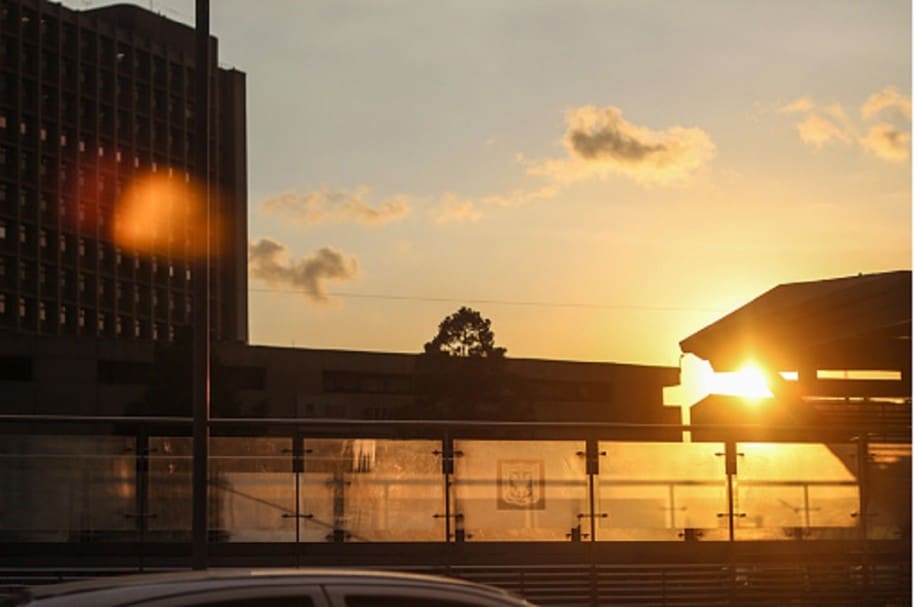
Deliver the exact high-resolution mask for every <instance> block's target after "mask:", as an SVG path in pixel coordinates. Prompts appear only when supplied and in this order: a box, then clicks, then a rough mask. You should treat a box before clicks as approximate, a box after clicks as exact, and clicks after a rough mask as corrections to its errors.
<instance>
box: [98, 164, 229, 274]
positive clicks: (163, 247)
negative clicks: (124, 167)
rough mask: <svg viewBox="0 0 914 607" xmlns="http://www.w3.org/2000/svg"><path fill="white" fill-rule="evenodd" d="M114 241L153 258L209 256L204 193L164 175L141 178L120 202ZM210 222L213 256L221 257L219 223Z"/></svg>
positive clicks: (198, 188)
mask: <svg viewBox="0 0 914 607" xmlns="http://www.w3.org/2000/svg"><path fill="white" fill-rule="evenodd" d="M117 207H118V214H117V216H116V217H115V220H114V240H115V242H116V243H117V244H118V245H119V246H121V247H123V248H124V249H127V250H132V251H136V252H139V253H146V254H152V255H172V256H186V257H188V258H199V257H202V256H204V255H206V237H205V235H206V209H205V199H204V195H203V190H202V189H201V188H200V187H198V186H197V185H196V184H195V183H194V182H187V181H183V180H181V179H178V178H175V177H170V176H166V175H161V174H148V175H144V176H141V177H138V178H137V179H136V180H134V181H133V182H132V183H131V184H130V185H129V186H128V187H127V188H126V190H125V191H124V193H123V195H122V196H121V199H120V200H119V201H118V205H117ZM213 215H215V214H214V213H211V218H210V254H211V255H212V256H216V255H218V253H219V238H218V234H219V229H218V228H219V222H218V220H217V218H215V217H213Z"/></svg>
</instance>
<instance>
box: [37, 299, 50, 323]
mask: <svg viewBox="0 0 914 607" xmlns="http://www.w3.org/2000/svg"><path fill="white" fill-rule="evenodd" d="M38 319H39V320H41V321H42V322H43V321H45V320H47V319H48V312H47V308H45V305H44V302H43V301H41V302H38Z"/></svg>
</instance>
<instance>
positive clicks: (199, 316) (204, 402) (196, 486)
mask: <svg viewBox="0 0 914 607" xmlns="http://www.w3.org/2000/svg"><path fill="white" fill-rule="evenodd" d="M195 25H196V60H195V62H194V69H195V74H196V82H195V83H194V85H195V93H196V94H195V95H194V120H195V123H194V125H195V133H194V138H195V149H194V157H195V164H196V169H197V170H196V172H197V175H196V177H197V180H198V182H199V183H198V185H199V187H200V188H201V197H202V201H201V202H202V205H203V219H204V220H203V224H204V225H203V226H197V229H202V231H203V234H198V235H197V236H198V237H199V238H203V239H205V246H204V250H205V253H204V254H203V255H198V256H197V258H196V259H195V262H194V266H195V267H194V274H193V277H194V285H193V287H194V299H193V302H194V303H193V327H194V329H193V330H194V348H193V365H192V367H193V380H192V388H193V418H194V423H193V443H194V458H193V518H192V525H191V528H192V535H193V551H192V565H193V568H194V569H205V568H206V566H207V561H208V559H207V556H208V555H207V548H208V546H207V544H208V542H209V532H208V527H209V525H208V520H207V469H206V467H207V460H208V459H209V397H210V385H209V380H210V352H209V349H210V344H209V342H210V326H209V256H210V252H209V244H210V234H209V228H210V226H209V210H210V209H209V114H210V112H209V107H210V73H209V68H210V53H209V49H210V45H209V0H196V23H195Z"/></svg>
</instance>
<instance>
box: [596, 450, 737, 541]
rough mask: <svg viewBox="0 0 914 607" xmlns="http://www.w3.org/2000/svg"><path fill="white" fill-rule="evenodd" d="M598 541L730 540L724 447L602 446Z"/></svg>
mask: <svg viewBox="0 0 914 607" xmlns="http://www.w3.org/2000/svg"><path fill="white" fill-rule="evenodd" d="M599 450H600V453H601V456H600V474H599V476H598V477H597V478H596V479H595V484H596V493H597V495H596V501H597V508H598V518H597V539H598V540H668V541H684V540H688V541H692V540H726V539H728V537H729V530H728V522H727V516H726V513H727V475H726V469H725V462H724V457H723V451H724V446H723V444H721V443H631V442H609V441H601V442H600V443H599Z"/></svg>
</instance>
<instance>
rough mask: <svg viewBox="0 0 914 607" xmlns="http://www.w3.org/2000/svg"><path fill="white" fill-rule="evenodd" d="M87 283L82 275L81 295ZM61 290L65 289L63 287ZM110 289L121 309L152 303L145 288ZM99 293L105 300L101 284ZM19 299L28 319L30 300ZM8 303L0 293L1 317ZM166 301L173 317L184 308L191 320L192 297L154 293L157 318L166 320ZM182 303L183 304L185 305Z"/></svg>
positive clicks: (80, 280) (59, 276) (60, 278)
mask: <svg viewBox="0 0 914 607" xmlns="http://www.w3.org/2000/svg"><path fill="white" fill-rule="evenodd" d="M58 280H59V281H60V283H63V282H64V280H65V278H64V273H63V272H61V273H60V274H59V275H58ZM86 282H87V281H86V278H85V275H80V277H79V280H78V283H79V292H80V294H83V295H85V294H86V293H87V291H88V289H87V288H86ZM61 288H63V286H62V287H61ZM108 289H109V290H110V291H109V292H110V293H111V294H113V295H116V297H117V300H118V302H120V305H121V307H124V306H127V307H129V306H130V305H131V303H132V304H135V305H137V307H138V308H143V307H144V306H143V305H141V304H148V303H149V302H150V294H149V290H148V289H145V288H140V287H136V286H134V287H133V288H130V287H127V286H125V285H123V284H122V283H118V284H117V286H116V287H115V288H114V289H111V287H110V285H109V287H108ZM97 292H98V296H99V299H102V298H104V297H105V296H106V294H107V293H106V291H105V290H104V289H103V287H102V284H101V283H100V284H99V285H98V290H97ZM128 293H129V294H132V298H131V299H130V301H128V300H127V296H128ZM19 299H20V301H21V302H22V303H23V306H25V307H24V308H22V309H21V310H20V316H21V317H23V318H27V317H28V308H29V305H28V301H29V300H28V299H27V298H25V297H21V298H19ZM6 301H7V295H6V293H0V315H4V314H6V313H7V312H8V309H7V308H8V306H7V303H6ZM166 301H167V302H168V312H169V313H170V314H171V315H174V314H175V312H176V310H177V309H178V308H182V309H183V314H184V317H186V318H190V316H191V313H192V312H193V310H192V307H191V306H192V298H191V297H190V295H182V294H178V295H177V296H176V295H175V294H173V293H168V294H167V295H166V294H165V293H160V292H153V293H152V295H151V303H152V306H153V307H154V308H156V309H157V311H158V312H159V313H158V314H157V316H158V317H160V318H164V316H165V314H164V309H159V308H160V305H161V306H164V304H165V302H166ZM181 302H183V305H182V303H181ZM47 305H49V304H46V303H45V302H40V304H39V308H40V309H41V308H44V307H46V306H47ZM145 307H147V308H148V305H146V306H145ZM39 316H40V318H41V320H45V319H46V318H45V317H44V316H41V315H39ZM184 317H181V316H178V317H177V318H176V320H178V319H180V320H183V318H184Z"/></svg>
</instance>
